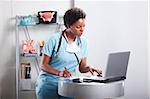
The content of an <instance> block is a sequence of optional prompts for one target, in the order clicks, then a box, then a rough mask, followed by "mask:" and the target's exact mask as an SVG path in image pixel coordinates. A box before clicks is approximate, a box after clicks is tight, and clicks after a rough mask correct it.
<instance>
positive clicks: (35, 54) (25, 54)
mask: <svg viewBox="0 0 150 99" xmlns="http://www.w3.org/2000/svg"><path fill="white" fill-rule="evenodd" d="M20 56H22V57H38V56H39V55H38V54H37V53H21V54H20Z"/></svg>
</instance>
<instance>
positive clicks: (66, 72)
mask: <svg viewBox="0 0 150 99" xmlns="http://www.w3.org/2000/svg"><path fill="white" fill-rule="evenodd" d="M59 76H60V77H71V76H72V74H71V73H70V72H69V71H68V70H67V68H66V67H65V70H64V71H61V72H59Z"/></svg>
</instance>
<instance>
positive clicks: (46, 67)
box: [41, 64, 61, 76]
mask: <svg viewBox="0 0 150 99" xmlns="http://www.w3.org/2000/svg"><path fill="white" fill-rule="evenodd" d="M41 69H42V70H43V71H45V72H48V73H50V74H54V75H57V76H58V75H59V73H60V72H61V71H59V70H56V69H54V68H52V67H51V66H50V65H48V64H42V66H41Z"/></svg>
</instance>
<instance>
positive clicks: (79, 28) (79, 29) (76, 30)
mask: <svg viewBox="0 0 150 99" xmlns="http://www.w3.org/2000/svg"><path fill="white" fill-rule="evenodd" d="M84 27H85V19H82V18H81V19H79V20H78V21H76V22H75V23H74V24H72V25H71V26H70V31H71V33H72V34H73V35H74V36H77V37H80V36H81V35H82V34H83V31H84Z"/></svg>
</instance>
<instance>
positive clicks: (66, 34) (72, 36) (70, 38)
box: [64, 30, 76, 42]
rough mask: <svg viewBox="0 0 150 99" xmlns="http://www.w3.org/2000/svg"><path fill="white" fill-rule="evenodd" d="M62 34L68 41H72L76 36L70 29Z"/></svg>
mask: <svg viewBox="0 0 150 99" xmlns="http://www.w3.org/2000/svg"><path fill="white" fill-rule="evenodd" d="M64 35H65V37H66V39H67V41H68V42H74V41H75V39H76V37H75V36H74V35H73V33H72V32H71V31H68V30H66V31H65V33H64Z"/></svg>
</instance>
